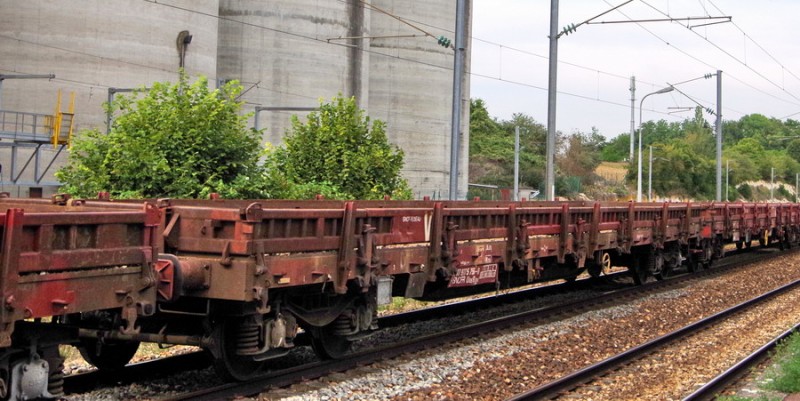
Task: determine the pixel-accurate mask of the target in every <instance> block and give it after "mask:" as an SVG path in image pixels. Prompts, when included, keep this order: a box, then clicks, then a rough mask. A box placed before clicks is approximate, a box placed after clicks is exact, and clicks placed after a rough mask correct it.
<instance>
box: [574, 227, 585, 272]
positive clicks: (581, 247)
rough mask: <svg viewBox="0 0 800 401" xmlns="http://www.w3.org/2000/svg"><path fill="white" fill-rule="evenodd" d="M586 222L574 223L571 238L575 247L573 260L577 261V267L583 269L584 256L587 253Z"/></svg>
mask: <svg viewBox="0 0 800 401" xmlns="http://www.w3.org/2000/svg"><path fill="white" fill-rule="evenodd" d="M585 229H586V221H585V220H583V219H580V218H579V219H578V221H577V222H576V223H575V233H574V234H573V238H574V239H575V244H577V246H575V247H574V248H575V249H574V252H575V253H574V255H575V259H576V260H577V263H578V267H579V268H583V267H584V266H585V265H586V256H587V253H588V248H589V246H588V244H587V242H588V240H587V237H588V236H587V235H586V230H585Z"/></svg>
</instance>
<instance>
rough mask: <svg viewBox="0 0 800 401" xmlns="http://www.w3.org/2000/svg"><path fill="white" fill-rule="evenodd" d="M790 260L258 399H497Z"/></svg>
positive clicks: (649, 332)
mask: <svg viewBox="0 0 800 401" xmlns="http://www.w3.org/2000/svg"><path fill="white" fill-rule="evenodd" d="M797 262H800V255H789V256H784V257H780V258H777V259H775V260H772V261H769V262H767V263H765V264H760V265H756V266H750V267H747V268H745V269H741V270H739V271H737V272H734V273H731V274H727V275H725V276H724V277H719V278H715V279H711V280H707V281H705V282H702V283H694V284H693V285H692V286H691V287H690V288H684V289H678V290H671V291H667V292H664V293H660V294H657V295H653V296H650V297H648V298H646V299H643V300H640V301H637V302H634V303H631V304H628V305H625V306H617V307H612V308H608V309H604V310H601V311H594V312H587V313H585V314H583V315H580V316H578V317H575V318H571V319H567V320H563V321H559V322H556V323H553V324H548V325H544V326H539V327H535V328H532V329H525V330H520V331H515V332H509V333H504V334H502V335H495V336H492V337H487V338H481V339H475V340H472V341H467V342H461V343H458V344H453V345H452V346H450V347H446V348H442V349H438V350H433V351H427V352H422V353H418V354H414V355H409V356H406V357H403V358H398V359H396V360H392V361H386V362H382V363H379V364H375V365H372V366H370V367H366V368H361V369H359V370H358V371H357V372H348V373H343V374H340V375H337V376H336V377H328V378H325V379H322V380H315V381H310V382H308V383H305V384H302V385H298V386H293V387H291V388H288V389H281V390H275V391H271V392H270V393H268V394H263V395H261V396H260V397H259V398H258V399H260V400H277V399H289V400H317V399H320V400H354V399H356V400H357V399H361V400H387V399H391V400H475V399H483V400H497V399H503V398H506V397H509V396H511V395H513V394H516V393H519V392H522V391H524V390H526V389H529V388H533V387H536V386H537V385H540V384H544V383H546V382H547V381H550V380H552V379H555V378H558V377H560V376H563V375H566V374H568V373H570V372H572V371H574V370H576V369H579V368H580V367H583V366H586V365H589V364H591V363H594V362H597V361H599V360H602V359H604V358H606V357H608V356H611V355H613V354H616V353H619V352H621V351H622V350H625V349H628V348H630V347H632V346H635V345H638V344H641V343H643V342H646V341H648V340H650V339H653V338H655V337H658V336H660V335H662V334H664V333H667V332H669V331H672V330H674V329H677V328H679V327H682V326H684V325H685V324H687V323H689V322H691V321H695V320H698V319H700V318H702V317H705V316H708V315H711V314H713V313H716V312H718V311H720V310H723V309H725V308H727V307H730V306H732V305H735V304H737V303H740V302H742V301H744V300H746V299H749V298H751V297H753V296H756V295H758V294H760V293H763V292H765V291H767V290H769V289H773V288H776V287H778V286H780V285H782V284H785V283H788V282H790V281H793V280H796V279H798V278H800V269H798V268H797V267H795V266H796V265H797ZM744 332H745V331H744V330H742V334H741V335H744V334H743V333H744ZM631 380H632V379H631ZM617 399H619V398H617Z"/></svg>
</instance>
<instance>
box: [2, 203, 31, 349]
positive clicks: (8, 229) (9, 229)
mask: <svg viewBox="0 0 800 401" xmlns="http://www.w3.org/2000/svg"><path fill="white" fill-rule="evenodd" d="M24 219H25V212H24V211H23V210H22V209H8V210H7V211H6V215H5V224H4V226H3V244H2V252H3V253H2V256H0V263H2V266H0V277H2V280H0V296H2V298H0V324H3V325H7V326H5V327H9V329H6V330H3V331H0V346H2V347H8V346H10V345H11V331H12V330H13V327H14V320H15V319H14V312H15V309H16V307H15V305H14V304H13V300H14V293H15V292H16V291H17V280H18V277H19V270H18V269H19V258H20V253H21V252H22V246H21V245H20V240H21V239H22V226H23V222H24Z"/></svg>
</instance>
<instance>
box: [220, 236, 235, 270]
mask: <svg viewBox="0 0 800 401" xmlns="http://www.w3.org/2000/svg"><path fill="white" fill-rule="evenodd" d="M219 264H221V265H223V266H225V267H230V266H231V264H233V261H232V260H231V242H230V241H227V242H225V246H224V247H223V248H222V256H221V257H220V258H219Z"/></svg>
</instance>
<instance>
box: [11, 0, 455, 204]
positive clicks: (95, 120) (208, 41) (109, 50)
mask: <svg viewBox="0 0 800 401" xmlns="http://www.w3.org/2000/svg"><path fill="white" fill-rule="evenodd" d="M0 7H2V12H0V78H1V77H2V76H6V77H9V78H13V77H21V76H23V75H27V76H31V77H33V76H37V77H38V76H39V75H41V76H42V77H41V79H24V80H23V79H5V80H2V79H0V110H3V111H6V112H9V113H12V112H13V113H17V114H16V115H19V113H31V114H35V115H41V116H42V119H44V116H45V115H47V116H53V117H55V116H56V115H57V114H58V111H57V112H56V113H55V114H53V110H54V107H55V106H56V100H57V99H56V97H57V93H58V92H59V90H61V91H62V92H63V93H65V94H68V93H74V94H75V101H74V121H71V123H72V125H71V127H72V130H73V133H74V134H78V135H79V132H80V131H81V130H85V129H98V130H101V131H105V130H106V129H107V124H108V122H109V121H110V119H109V116H108V115H106V111H105V109H104V108H103V107H102V104H103V103H104V102H106V101H108V100H110V99H111V98H112V97H113V96H114V95H116V94H119V93H120V92H128V91H130V90H131V89H133V88H142V87H147V86H149V85H150V84H152V83H153V82H157V81H173V82H174V81H176V80H177V77H178V70H179V68H180V67H183V68H185V70H186V72H187V73H188V74H189V75H190V76H199V75H204V76H207V77H208V78H209V82H211V83H212V85H213V84H214V83H219V82H224V81H227V80H238V81H239V82H241V84H242V85H243V86H244V93H243V95H242V96H241V100H243V101H244V102H245V109H244V112H256V111H257V113H254V120H253V125H254V126H258V127H260V128H264V129H265V132H264V140H265V141H267V142H270V143H272V144H273V145H280V143H281V138H282V136H283V135H284V133H285V131H286V129H287V128H289V126H290V117H291V115H292V114H300V115H301V117H302V116H303V115H304V114H305V113H307V110H308V109H309V108H313V107H316V106H318V105H319V102H320V100H326V99H330V98H332V97H333V96H336V95H338V94H342V95H345V96H354V97H355V98H356V100H357V101H358V104H359V106H360V107H361V108H362V109H365V110H366V111H367V114H368V115H369V116H370V117H371V118H372V119H380V120H382V121H384V122H386V124H387V135H388V137H389V140H390V141H391V142H392V143H394V144H396V145H398V146H399V147H400V148H401V149H403V150H404V152H405V160H406V165H405V168H404V170H403V175H404V176H405V177H406V178H407V179H408V180H409V183H410V184H411V187H412V189H413V190H414V193H415V195H416V196H418V197H422V196H431V197H434V198H437V197H441V198H447V197H448V196H449V188H448V182H449V180H450V171H449V166H450V152H451V149H450V131H451V130H450V128H451V127H450V126H451V109H452V87H453V53H454V52H453V49H452V48H450V47H444V46H441V43H437V37H439V36H445V37H450V38H452V37H453V30H454V27H455V20H456V6H455V2H452V1H447V0H435V1H431V2H424V3H420V2H414V1H411V0H376V1H371V2H366V1H360V0H327V1H323V2H319V1H305V0H300V1H289V0H280V1H271V2H263V1H255V0H251V1H246V0H245V1H232V0H203V1H189V0H174V1H170V2H150V1H146V0H141V1H135V2H127V1H121V0H114V1H107V2H83V1H77V0H68V1H62V2H57V3H52V2H45V1H40V0H34V1H28V0H24V1H23V0H10V1H6V2H3V5H2V6H0ZM64 9H70V10H72V11H77V12H69V13H65V12H64ZM467 13H469V10H467ZM470 20H471V19H470V18H469V15H468V18H467V21H470ZM469 25H470V24H469V22H468V28H467V29H468V32H469ZM439 42H441V41H439ZM467 47H469V46H467ZM467 63H469V57H467ZM467 70H468V68H467ZM462 87H463V88H464V91H463V96H462V100H461V101H462V104H463V105H465V107H462V113H461V114H462V118H461V124H460V125H461V141H460V144H459V148H460V149H459V154H460V158H459V159H460V162H459V164H460V165H461V166H467V164H468V163H467V162H466V157H467V149H468V147H469V133H468V127H469V119H468V116H469V108H468V105H469V103H468V102H469V90H468V88H469V82H468V78H464V79H463V81H462ZM65 98H66V96H65ZM65 104H66V102H65ZM59 107H60V106H59ZM64 109H65V111H63V113H68V112H67V111H66V106H64ZM13 113H12V114H13ZM12 114H2V115H5V116H6V117H7V118H12ZM48 118H49V117H48ZM255 118H257V119H258V120H255ZM14 121H16V120H14ZM42 121H44V120H42ZM2 123H7V121H3V122H2ZM11 126H13V127H14V128H13V129H12V128H9V127H11ZM4 127H5V128H1V129H0V138H2V139H1V140H0V144H2V145H3V146H2V147H0V165H2V168H0V183H2V186H3V188H2V189H3V190H5V191H11V192H12V193H13V195H15V196H27V195H29V191H30V190H29V188H35V190H34V191H33V192H30V193H34V194H39V193H43V194H44V195H45V196H47V195H49V194H51V193H53V192H55V191H56V189H57V182H56V180H55V177H54V176H53V172H54V171H55V170H56V169H57V168H58V166H59V165H61V164H63V162H64V161H65V160H66V157H65V155H66V153H67V152H68V151H66V150H64V149H63V145H66V144H61V145H59V144H58V143H56V147H55V148H54V147H53V146H43V145H44V143H45V141H44V140H42V141H39V142H41V143H39V142H37V143H36V144H35V145H42V146H38V147H37V146H29V145H25V146H22V145H21V144H20V143H19V141H18V140H15V139H14V138H13V137H14V135H16V136H17V139H18V138H19V136H20V132H21V130H22V131H24V130H23V129H22V128H20V127H19V126H18V125H16V122H14V123H13V124H11V125H6V126H4ZM44 128H45V130H47V129H48V128H47V127H44ZM45 136H47V139H48V141H47V143H52V140H51V138H50V137H51V136H52V135H50V132H49V131H48V133H47V135H45ZM13 143H17V145H12V144H13ZM15 146H16V147H15ZM59 146H62V148H59ZM12 148H13V149H16V150H14V151H13V152H12ZM12 154H14V155H13V157H12ZM12 159H14V160H12ZM28 159H30V160H34V159H36V162H37V163H40V167H38V169H36V168H34V166H35V165H39V164H35V163H33V162H31V163H29V164H28V165H27V167H26V168H23V167H25V163H24V162H25V161H26V160H28ZM50 160H52V161H53V163H52V164H51V163H50V162H49V161H50ZM12 166H13V167H12ZM12 170H14V174H13V175H15V176H13V177H12V174H11V171H12ZM34 170H36V171H34ZM458 181H459V186H458V188H459V189H458V191H459V197H463V196H464V195H465V193H466V189H467V185H466V183H467V172H466V168H462V169H461V171H460V173H459V180H458ZM15 191H16V192H15Z"/></svg>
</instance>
